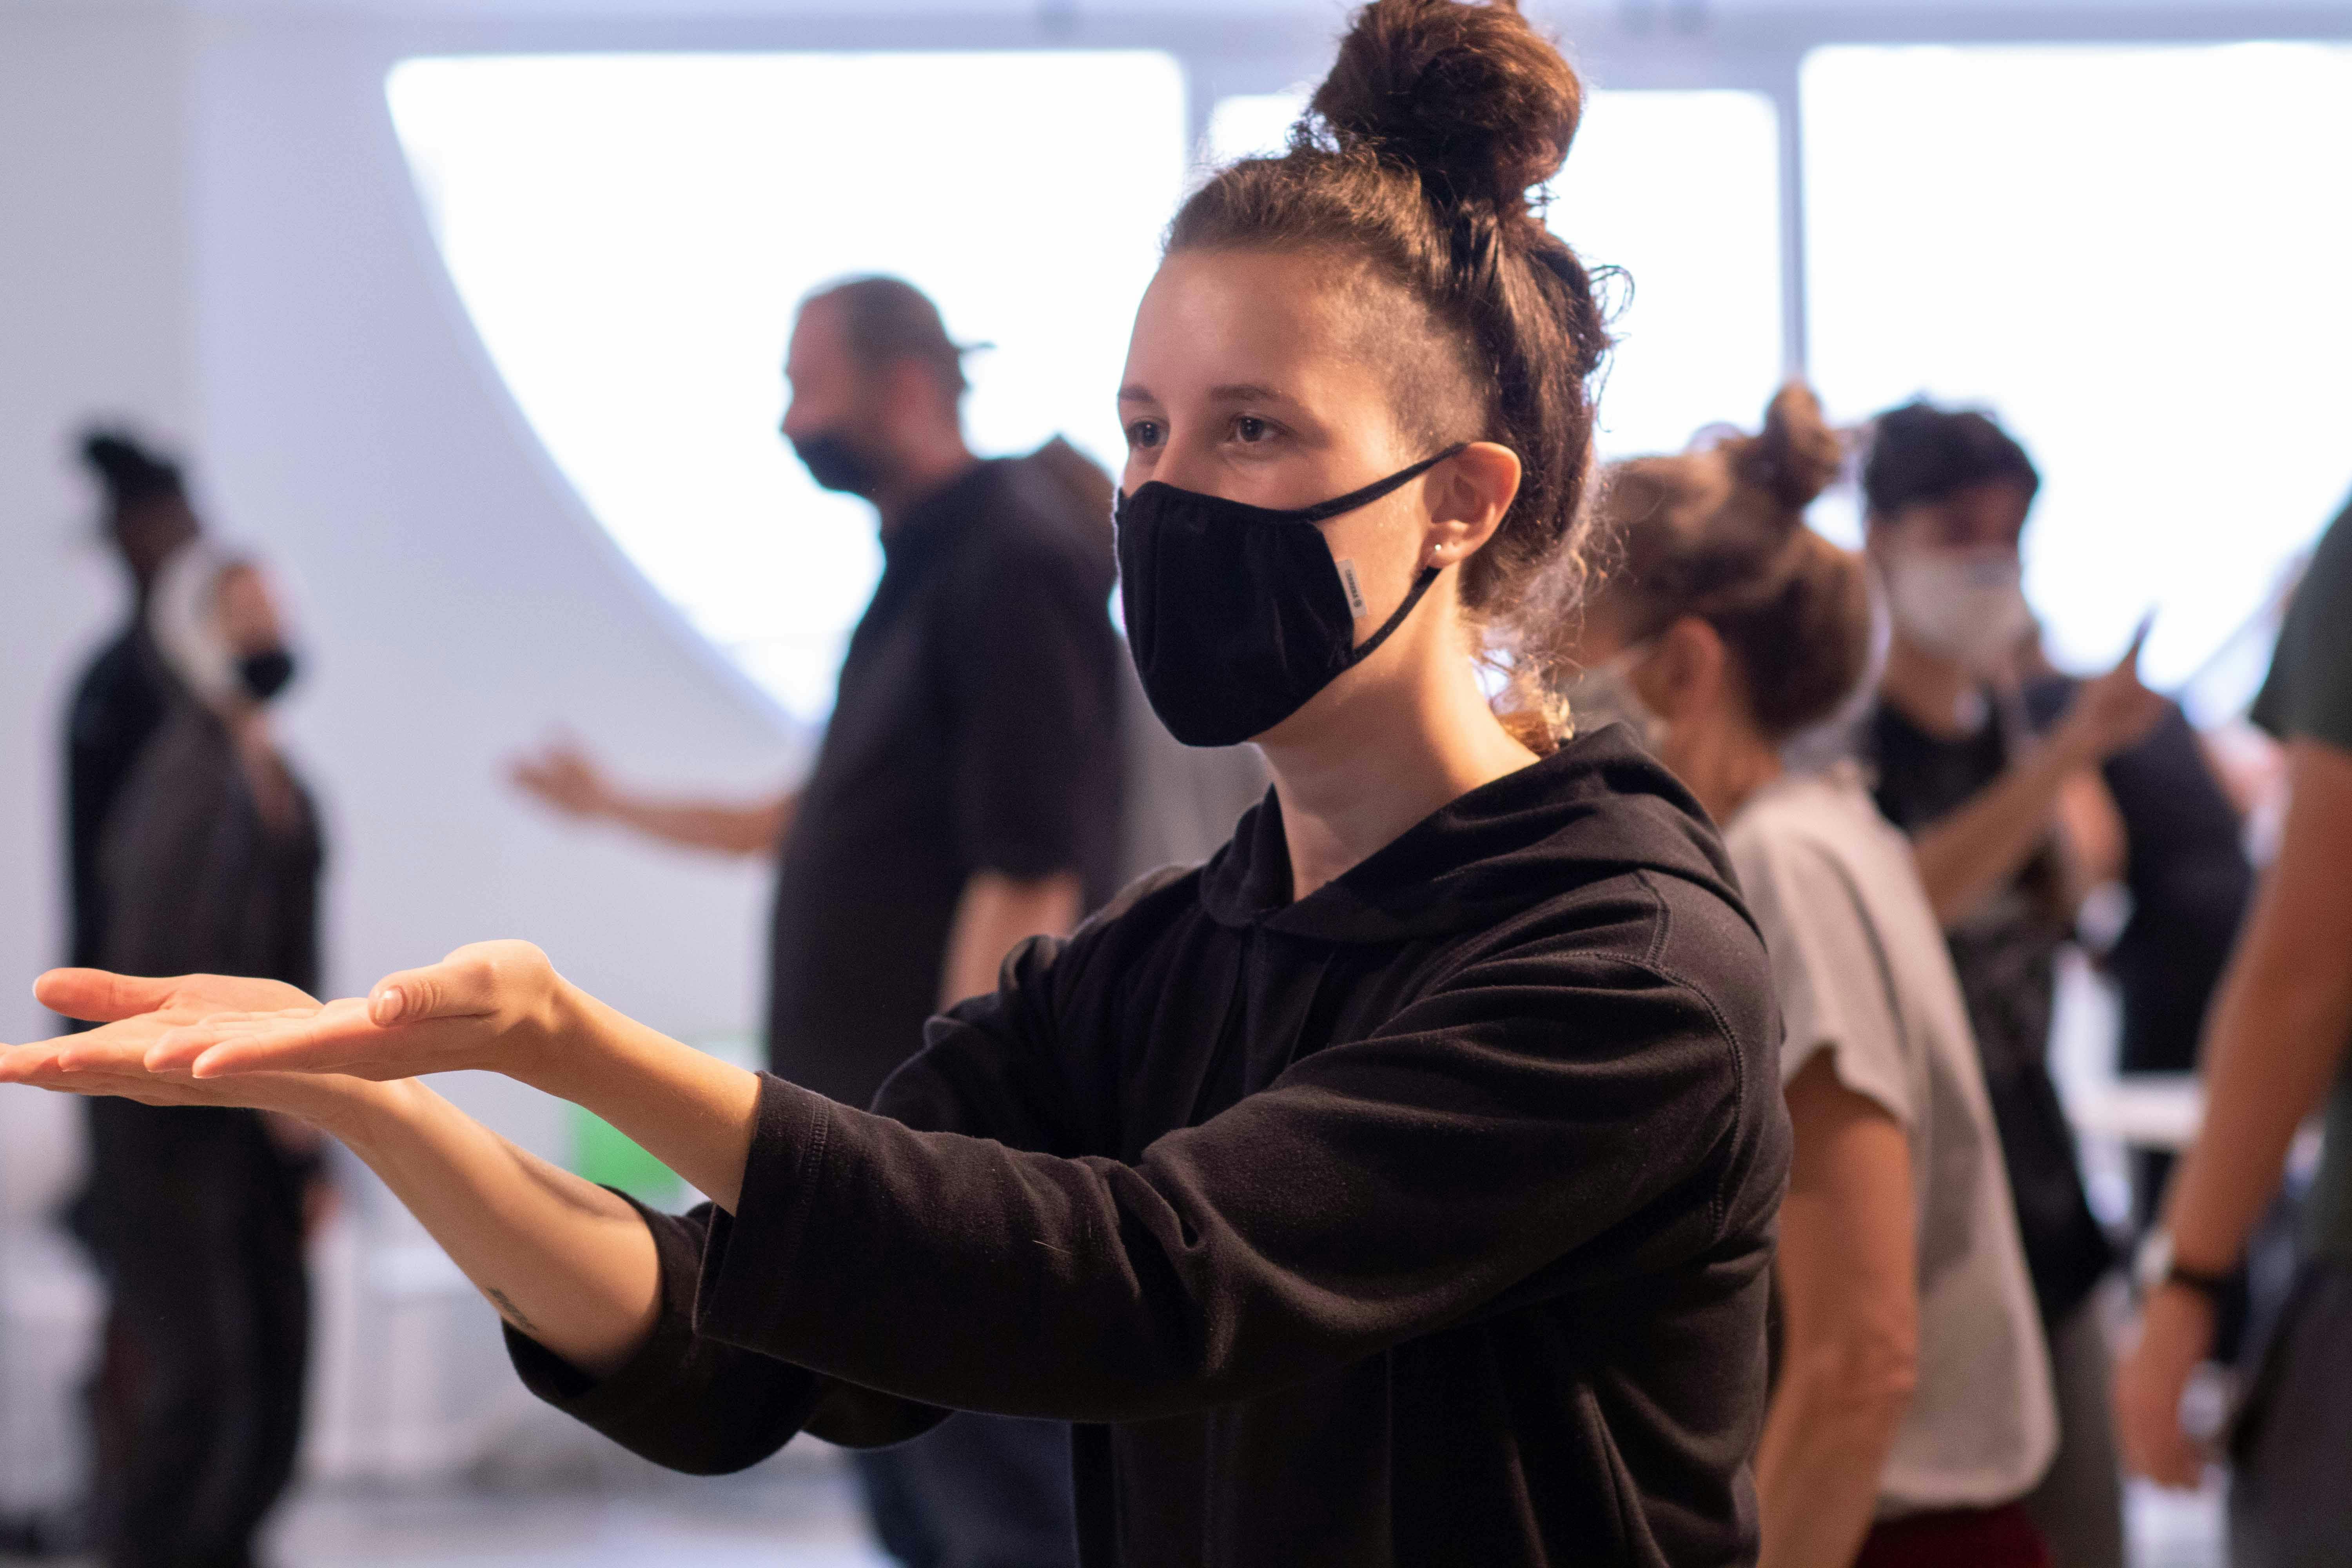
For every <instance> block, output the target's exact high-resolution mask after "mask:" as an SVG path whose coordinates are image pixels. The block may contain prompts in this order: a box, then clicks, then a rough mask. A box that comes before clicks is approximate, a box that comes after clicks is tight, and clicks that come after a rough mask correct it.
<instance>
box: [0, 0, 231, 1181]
mask: <svg viewBox="0 0 2352 1568" xmlns="http://www.w3.org/2000/svg"><path fill="white" fill-rule="evenodd" d="M191 48H192V46H191V43H190V38H189V34H188V30H187V28H186V26H185V25H184V23H182V22H181V21H180V20H178V19H177V18H175V17H173V16H169V15H165V14H161V13H153V12H150V13H144V14H142V13H136V12H113V13H110V12H106V11H103V10H98V11H95V12H94V13H93V12H89V11H80V12H68V11H66V10H63V9H62V8H59V9H48V8H40V9H30V8H16V9H0V539H5V558H0V650H5V664H0V1040H21V1039H26V1038H31V1037H37V1035H39V1034H42V1033H46V1032H47V1030H46V1029H45V1028H43V1027H42V1020H43V1019H44V1018H45V1015H42V1014H41V1013H40V1012H39V1010H38V1009H37V1008H36V1007H35V1006H34V1005H33V1001H32V995H31V990H30V986H31V981H32V977H33V975H34V974H35V973H37V971H38V970H39V969H40V968H42V967H43V966H44V965H46V964H47V963H54V962H56V961H57V959H58V957H59V956H60V955H61V952H62V949H63V945H64V933H63V921H62V913H61V896H60V895H61V888H62V882H63V875H64V873H63V870H62V862H61V859H60V856H59V851H58V838H59V833H60V821H61V816H62V811H61V806H62V802H61V798H60V795H61V788H62V784H61V780H60V776H59V772H58V752H59V745H60V724H61V721H62V709H63V702H64V697H65V693H66V691H67V690H68V688H69V687H70V685H71V683H72V680H73V679H74V676H75V673H76V667H77V665H78V662H79V659H80V658H81V657H82V650H83V648H84V647H86V646H87V645H89V643H91V642H92V641H93V640H94V639H96V638H97V637H99V636H100V635H101V633H102V632H103V631H104V629H105V628H106V627H107V626H108V625H109V623H110V621H111V619H112V618H113V616H115V614H116V608H115V605H116V602H117V600H118V598H119V597H120V590H119V588H118V586H117V584H116V581H115V573H114V571H113V569H112V567H111V565H110V562H109V560H108V558H107V557H106V555H105V554H104V553H103V552H101V551H100V549H99V548H98V547H97V544H96V541H95V535H94V533H93V531H92V530H93V527H94V513H93V511H92V509H91V507H90V506H89V500H88V498H87V496H86V495H85V493H84V491H83V489H82V487H81V485H80V483H79V479H78V477H77V475H76V474H75V473H74V471H73V468H72V464H71V458H69V456H68V439H69V437H70V436H71V434H72V432H73V431H74V429H75V428H76V426H77V424H78V422H79V420H80V419H82V418H83V417H85V416H88V415H89V414H91V413H93V412H100V411H104V412H110V413H115V414H120V415H122V416H127V417H131V418H134V419H136V420H138V421H139V422H140V423H141V424H142V425H144V426H149V427H152V428H153V429H155V430H156V431H157V432H158V433H159V434H162V435H164V436H167V437H173V438H178V437H184V436H186V435H188V434H190V433H192V432H193V430H194V426H195V423H196V404H197V394H196V386H197V382H198V376H197V373H196V367H195V335H194V322H193V319H192V313H191V308H190V304H191V297H192V291H191V284H190V278H191V271H192V269H191V266H190V259H191V251H192V239H191V236H190V232H189V221H188V202H187V190H186V184H185V181H184V178H183V177H182V175H183V169H184V139H183V136H182V125H183V123H184V118H185V112H186V100H187V78H188V64H189V60H190V57H191ZM71 1112H72V1108H71V1107H70V1106H69V1105H67V1104H65V1103H63V1102H59V1101H53V1100H47V1099H46V1098H45V1097H40V1096H36V1095H33V1094H31V1093H30V1092H28V1091H25V1090H16V1091H10V1090H5V1089H0V1205H6V1206H7V1207H9V1208H15V1207H17V1206H19V1205H23V1204H26V1203H29V1202H32V1201H36V1200H37V1198H38V1197H39V1196H40V1195H41V1194H44V1193H46V1192H47V1191H48V1190H50V1189H51V1188H53V1187H54V1185H55V1184H56V1183H57V1181H58V1179H59V1177H60V1175H61V1173H62V1171H63V1167H64V1165H65V1163H66V1162H67V1160H68V1154H69V1151H70V1150H71V1148H72V1142H71V1132H72V1129H73V1126H74V1118H73V1116H72V1114H71Z"/></svg>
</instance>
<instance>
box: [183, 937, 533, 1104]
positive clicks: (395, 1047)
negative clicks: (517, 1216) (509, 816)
mask: <svg viewBox="0 0 2352 1568" xmlns="http://www.w3.org/2000/svg"><path fill="white" fill-rule="evenodd" d="M573 995H574V993H572V990H571V988H570V987H569V986H568V985H566V984H565V983H564V981H563V978H562V976H561V975H559V974H557V973H555V967H554V965H553V964H551V963H549V962H548V961H547V954H545V953H544V952H541V951H540V950H539V949H538V948H536V947H534V946H532V945H531V944H530V942H476V943H474V944H472V945H471V946H467V947H461V948H459V949H458V950H457V952H453V953H451V954H450V955H449V956H448V957H446V958H445V959H443V960H442V961H441V962H440V963H436V964H429V965H427V966H426V967H425V968H423V969H410V970H404V971H402V972H401V973H397V974H389V975H386V976H385V977H384V978H383V979H382V980H380V981H378V982H376V984H375V986H374V988H373V990H372V991H370V992H369V994H367V995H366V996H365V997H364V998H362V997H350V998H346V999H344V1000H342V1001H339V1002H330V1003H328V1004H327V1005H325V1006H323V1007H317V1006H314V1007H311V1008H309V1009H299V1008H297V1009H288V1010H282V1011H264V1010H253V1011H244V1012H235V1013H220V1014H216V1015H215V1016H208V1017H204V1018H201V1019H191V1020H189V1021H187V1022H185V1023H184V1024H183V1025H181V1026H178V1027H174V1028H173V1029H170V1030H168V1031H166V1032H164V1033H163V1034H162V1035H161V1036H160V1037H158V1038H156V1040H155V1041H154V1043H153V1045H152V1047H151V1048H150V1049H149V1050H148V1052H147V1058H146V1065H147V1067H148V1068H150V1069H152V1070H155V1071H162V1072H184V1073H186V1074H187V1075H188V1076H189V1077H190V1078H191V1079H194V1080H196V1081H199V1082H203V1081H207V1080H210V1079H222V1078H234V1077H242V1076H244V1075H246V1074H249V1073H257V1072H297V1073H347V1074H350V1075H351V1076H352V1077H354V1078H362V1079H378V1080H383V1079H404V1078H417V1077H421V1076H423V1075H424V1074H426V1073H436V1072H457V1071H461V1070H464V1069H467V1068H474V1069H478V1070H482V1071H488V1072H499V1073H505V1074H507V1075H509V1076H510V1077H514V1078H520V1079H525V1080H527V1081H528V1080H530V1079H534V1078H536V1077H537V1076H538V1069H539V1068H541V1067H542V1066H543V1065H544V1064H545V1063H546V1062H547V1060H548V1059H549V1058H551V1055H552V1054H553V1053H554V1051H555V1049H556V1048H557V1041H558V1040H559V1038H560V1037H561V1036H562V1029H563V1021H564V1017H565V1015H566V1004H567V1002H568V1000H569V999H570V998H571V997H572V996H573Z"/></svg>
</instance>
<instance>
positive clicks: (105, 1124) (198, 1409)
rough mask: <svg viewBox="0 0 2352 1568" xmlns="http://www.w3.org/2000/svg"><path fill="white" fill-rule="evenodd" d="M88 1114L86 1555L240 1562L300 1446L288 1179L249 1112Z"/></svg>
mask: <svg viewBox="0 0 2352 1568" xmlns="http://www.w3.org/2000/svg"><path fill="white" fill-rule="evenodd" d="M91 1109H92V1112H93V1114H92V1119H91V1120H92V1126H91V1131H92V1139H91V1144H92V1149H91V1193H90V1199H89V1205H88V1214H89V1229H90V1231H91V1236H90V1240H91V1243H92V1245H93V1247H94V1249H95V1250H96V1252H97V1254H98V1258H99V1263H100V1268H101V1270H102V1271H103V1273H104V1274H105V1276H106V1279H107V1284H108V1287H109V1289H110V1292H111V1303H110V1312H109V1315H108V1319H107V1323H106V1337H105V1342H104V1347H103V1351H102V1354H101V1359H100V1366H99V1372H98V1377H97V1381H96V1384H95V1386H94V1388H93V1391H92V1400H91V1403H92V1406H93V1410H92V1415H93V1425H94V1426H95V1428H96V1436H97V1448H98V1476H97V1481H96V1486H95V1489H94V1490H95V1497H94V1513H95V1519H94V1525H95V1529H96V1532H97V1536H98V1545H99V1551H100V1556H101V1559H102V1561H103V1562H104V1563H106V1564H107V1568H247V1565H248V1564H251V1563H253V1562H254V1538H255V1536H256V1534H257V1531H259V1529H260V1526H261V1522H262V1520H263V1518H264V1517H265V1516H266V1515H267V1514H268V1511H269V1510H270V1508H271V1507H272V1506H273V1505H274V1504H275V1503H276V1502H277V1500H278V1496H279V1494H280V1493H282V1492H283V1491H284V1490H285V1489H286V1484H287V1482H288V1481H289V1479H291V1477H292V1475H293V1471H294V1459H295V1454H296V1451H297V1449H298V1447H299V1444H300V1440H301V1432H302V1396H303V1386H304V1374H305V1372H306V1370H307V1367H308V1362H309V1352H310V1282H309V1279H308V1277H307V1275H306V1273H305V1271H304V1266H303V1254H302V1186H303V1177H302V1176H301V1174H300V1173H299V1172H297V1171H296V1170H295V1169H293V1168H292V1167H290V1166H289V1164H288V1163H287V1162H286V1161H284V1160H283V1159H282V1158H281V1157H280V1156H279V1154H278V1152H277V1150H276V1149H275V1148H274V1147H273V1146H272V1145H271V1144H270V1142H269V1140H268V1135H267V1134H266V1132H265V1131H263V1128H262V1125H261V1122H260V1121H259V1119H258V1118H257V1117H256V1116H254V1115H252V1114H251V1113H249V1112H247V1113H235V1114H232V1113H217V1114H216V1115H215V1117H212V1118H207V1119H205V1120H204V1121H176V1122H175V1121H171V1120H163V1121H158V1120H156V1119H158V1118H163V1119H173V1118H188V1117H190V1116H191V1115H192V1114H193V1115H194V1116H198V1117H202V1116H203V1115H204V1113H203V1112H194V1113H191V1112H189V1111H186V1110H158V1109H156V1108H153V1107H149V1106H142V1105H137V1104H134V1103H131V1102H130V1101H126V1100H105V1101H99V1102H95V1103H94V1104H93V1106H92V1108H91ZM131 1113H136V1114H131Z"/></svg>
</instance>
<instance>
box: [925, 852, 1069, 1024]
mask: <svg viewBox="0 0 2352 1568" xmlns="http://www.w3.org/2000/svg"><path fill="white" fill-rule="evenodd" d="M1083 897H1084V895H1083V894H1082V893H1081V891H1080V890H1079V887H1078V879H1077V877H1076V875H1075V874H1073V873H1070V872H1057V873H1056V874H1055V875H1053V876H1050V877H1041V878H1038V879H1035V880H1034V881H1033V880H1016V879H1013V878H1011V877H1007V876H1005V875H1003V873H1001V872H997V871H982V872H978V873H976V874H974V876H973V877H972V879H971V880H970V881H969V882H967V883H965V884H964V890H963V900H962V901H961V903H959V904H958V905H957V906H956V915H955V923H954V925H953V926H951V927H950V929H949V932H948V950H947V954H946V958H945V962H944V963H942V965H941V968H940V1006H941V1007H942V1008H947V1007H951V1006H953V1005H955V1004H957V1003H958V1002H961V1001H962V1000H963V999H964V998H965V997H967V996H977V995H980V994H982V993H983V992H988V991H993V990H995V989H996V972H997V968H998V966H999V965H1001V964H1002V963H1003V962H1004V955H1005V954H1006V953H1008V952H1012V951H1013V947H1014V946H1015V945H1016V944H1018V943H1020V942H1024V941H1025V940H1027V939H1028V938H1030V937H1033V936H1067V935H1068V934H1069V933H1070V930H1071V928H1072V927H1074V926H1076V924H1077V922H1078V910H1079V905H1080V903H1081V902H1082V900H1083Z"/></svg>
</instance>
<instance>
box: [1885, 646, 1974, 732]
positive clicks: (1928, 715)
mask: <svg viewBox="0 0 2352 1568" xmlns="http://www.w3.org/2000/svg"><path fill="white" fill-rule="evenodd" d="M1978 685H1979V683H1978V680H1977V678H1976V677H1975V676H1974V675H1972V674H1970V673H1969V668H1968V667H1967V666H1966V665H1963V664H1961V663H1960V662H1959V661H1958V660H1957V659H1952V658H1945V657H1944V656H1943V655H1942V654H1938V653H1930V652H1929V651H1928V650H1927V649H1926V648H1923V647H1920V646H1919V645H1918V644H1917V643H1915V642H1913V641H1912V640H1911V639H1910V638H1909V637H1906V636H1904V635H1903V632H1902V630H1901V628H1899V627H1898V628H1897V629H1896V630H1895V637H1894V640H1893V642H1891V643H1890V644H1889V645H1888V647H1887V649H1886V671H1885V674H1884V675H1882V676H1881V677H1880V678H1879V691H1880V694H1881V695H1882V696H1883V697H1884V698H1885V700H1887V701H1888V702H1890V703H1892V704H1894V707H1895V711H1896V712H1898V713H1900V714H1902V715H1903V716H1904V717H1905V718H1906V719H1908V720H1910V721H1911V722H1912V723H1914V724H1916V725H1917V726H1918V727H1919V728H1920V729H1922V730H1925V731H1927V733H1929V734H1931V735H1942V736H1946V737H1956V736H1958V735H1962V734H1965V733H1967V732H1969V731H1971V730H1973V729H1974V728H1975V726H1974V725H1973V724H1972V723H1971V722H1969V710H1971V708H1973V706H1974V705H1975V699H1976V695H1977V690H1978Z"/></svg>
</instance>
